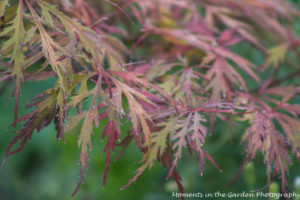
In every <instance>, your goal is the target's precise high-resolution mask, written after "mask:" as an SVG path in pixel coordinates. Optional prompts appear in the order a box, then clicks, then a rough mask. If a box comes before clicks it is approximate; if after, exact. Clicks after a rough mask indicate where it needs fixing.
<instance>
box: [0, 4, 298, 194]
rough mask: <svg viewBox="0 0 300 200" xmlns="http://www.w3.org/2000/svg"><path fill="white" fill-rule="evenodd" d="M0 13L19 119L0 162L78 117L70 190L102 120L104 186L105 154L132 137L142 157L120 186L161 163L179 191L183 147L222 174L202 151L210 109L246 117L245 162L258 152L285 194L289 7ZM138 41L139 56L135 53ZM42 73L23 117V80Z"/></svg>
mask: <svg viewBox="0 0 300 200" xmlns="http://www.w3.org/2000/svg"><path fill="white" fill-rule="evenodd" d="M108 7H109V8H108ZM97 8H99V9H100V12H99V11H98V10H97ZM105 8H108V9H107V10H105ZM101 11H103V12H101ZM98 13H101V14H102V15H101V16H100V15H99V14H98ZM103 13H104V14H103ZM0 15H1V26H2V27H1V33H0V37H1V71H0V80H1V81H8V82H14V83H15V92H14V97H15V109H14V113H15V119H14V122H13V123H12V125H13V126H14V127H17V125H18V124H19V123H20V122H25V123H24V125H23V127H22V128H20V129H17V128H15V129H16V130H15V132H16V135H15V137H14V138H13V139H12V140H11V142H10V143H9V145H8V148H7V151H6V153H5V158H4V161H3V164H2V166H3V165H4V163H5V161H6V159H7V157H8V156H10V155H13V154H15V153H17V152H19V151H21V150H22V149H23V148H24V146H25V145H26V143H27V142H28V140H30V139H31V137H32V134H33V133H34V131H37V132H39V131H40V130H41V129H43V128H45V127H46V126H48V125H49V124H51V123H54V124H55V129H56V131H57V139H58V140H60V139H62V140H64V135H65V134H66V133H67V132H69V131H71V130H72V129H74V128H75V127H76V126H77V125H78V124H80V122H81V121H82V125H81V132H80V135H79V139H78V146H79V147H80V148H81V153H80V161H79V163H80V165H81V170H80V172H79V175H80V181H79V183H78V185H77V187H76V189H75V191H74V193H73V196H74V195H75V194H76V193H77V191H78V190H79V188H80V185H81V183H82V182H83V179H84V175H85V173H86V169H87V165H88V164H87V160H88V156H89V155H88V151H89V149H92V146H93V145H92V135H93V130H94V128H93V127H97V126H99V124H100V121H102V120H107V124H106V125H105V127H104V129H103V133H102V138H107V142H106V145H105V148H104V153H105V154H106V161H105V173H104V178H103V185H104V184H105V180H106V177H107V174H108V171H109V165H110V160H111V151H113V150H114V149H115V148H117V147H120V146H121V147H122V150H121V153H122V152H124V150H125V149H126V148H127V146H128V144H129V143H130V142H133V143H135V144H136V145H137V147H138V149H139V150H140V152H141V154H142V155H143V159H142V165H141V166H140V168H138V169H137V173H136V175H135V176H134V177H133V178H132V179H131V180H130V181H129V183H128V184H126V185H125V186H124V187H122V188H126V187H128V186H129V185H130V184H131V183H132V182H135V181H136V180H137V179H138V177H139V176H140V175H141V174H142V173H143V172H144V171H145V170H146V169H147V167H150V168H151V167H152V166H153V164H154V163H155V161H158V162H160V163H162V164H163V166H164V167H166V168H168V169H169V173H168V175H167V178H170V177H172V178H173V179H174V180H175V181H176V183H177V185H178V188H179V190H180V191H181V192H183V186H182V184H181V178H180V176H179V174H178V173H177V171H176V167H177V164H178V162H179V160H180V158H181V155H182V152H183V151H184V149H187V150H188V151H189V152H190V153H191V154H196V156H197V159H198V160H199V162H200V173H201V174H203V173H205V172H204V163H205V159H208V160H209V161H210V162H211V163H212V164H213V165H214V166H215V167H216V168H217V169H218V170H219V171H221V165H220V167H219V165H218V164H217V163H215V161H214V160H213V158H212V157H211V156H210V155H209V154H208V153H207V152H206V151H205V138H206V137H207V135H208V133H209V132H212V128H211V127H213V124H214V123H215V120H216V118H220V119H223V120H227V121H228V123H229V124H231V123H232V121H233V120H234V121H235V122H236V123H239V122H240V121H243V120H248V121H249V123H250V126H249V129H248V130H247V131H246V133H245V134H244V135H243V136H242V137H241V139H242V141H243V142H244V143H245V150H246V155H245V162H244V163H243V164H242V167H243V166H245V163H248V162H250V161H251V160H253V159H254V157H255V156H256V154H257V152H261V153H262V154H263V155H264V162H265V163H266V165H267V175H268V178H267V185H266V187H268V186H269V185H270V183H271V181H272V179H274V178H275V177H276V175H279V178H280V179H281V181H282V190H283V191H284V192H285V191H286V190H285V188H286V184H287V181H286V176H287V173H288V165H289V164H291V158H290V157H289V152H292V154H293V156H294V157H296V158H297V159H298V161H299V162H300V157H299V151H300V136H299V134H300V121H299V120H298V118H297V117H298V116H299V114H300V106H299V105H297V104H293V103H292V102H295V101H293V99H294V98H295V97H297V95H299V91H300V90H299V86H298V85H297V84H295V83H293V82H286V80H287V79H289V78H294V77H295V75H298V74H299V73H294V75H291V76H288V78H287V79H280V78H279V76H278V71H279V70H280V69H281V68H284V67H286V66H285V65H288V58H287V55H289V54H294V56H295V57H297V58H298V59H299V58H300V57H299V53H298V51H297V47H298V46H299V44H300V38H299V37H297V36H296V35H294V34H293V29H292V25H293V19H294V18H297V17H298V16H299V12H298V11H297V10H296V9H295V8H294V7H293V5H292V4H290V3H288V2H287V1H285V0H265V1H260V0H251V1H250V0H225V1H224V0H202V1H192V0H178V1H169V0H156V1H153V0H138V1H137V0H127V1H124V3H121V2H119V1H118V2H113V1H99V2H98V1H93V2H92V3H89V2H85V1H82V0H75V1H74V3H70V2H69V1H65V0H61V1H58V0H53V1H50V2H49V1H44V0H19V1H9V0H4V1H1V2H0ZM134 24H138V28H137V27H133V25H134ZM120 27H123V28H122V29H121V28H120ZM240 43H245V44H249V47H250V46H251V47H250V48H252V49H253V50H256V51H258V52H260V53H261V54H262V55H263V57H264V60H265V62H264V64H263V65H261V66H258V65H257V64H255V63H253V62H251V60H247V59H246V58H245V56H244V55H242V54H240V52H238V51H234V47H235V46H236V45H238V44H240ZM141 50H142V51H143V52H144V54H143V55H139V54H138V52H139V51H141ZM133 58H134V59H133ZM132 59H133V60H134V61H132ZM281 63H284V64H282V65H281ZM37 66H38V67H37ZM297 67H298V66H297ZM263 72H264V73H268V77H267V78H266V77H265V76H263V75H262V74H263ZM49 78H55V80H56V81H55V83H54V85H53V87H52V88H50V89H48V90H46V91H44V92H42V93H40V94H37V95H36V96H35V97H33V98H32V100H31V102H30V104H29V105H28V108H33V110H32V111H30V112H29V113H28V114H26V115H25V116H22V117H20V116H19V114H18V104H19V96H20V91H21V84H22V82H24V81H25V82H26V81H37V82H38V81H43V80H46V79H49ZM253 85H254V87H253ZM255 87H256V88H255ZM87 104H88V106H86V105H87ZM84 105H85V106H84ZM70 110H76V114H75V115H74V114H72V115H71V114H70V113H71V112H70ZM122 119H126V120H128V121H130V123H131V130H130V131H129V132H122V131H121V126H122V123H121V120H122ZM277 125H279V128H278V126H277ZM18 143H19V144H18ZM16 145H19V146H18V147H17V148H15V147H14V146H16ZM96 145H97V144H96ZM119 156H121V154H119ZM119 156H118V157H119ZM235 179H236V178H235ZM235 179H234V180H235Z"/></svg>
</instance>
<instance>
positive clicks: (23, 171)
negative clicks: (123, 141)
mask: <svg viewBox="0 0 300 200" xmlns="http://www.w3.org/2000/svg"><path fill="white" fill-rule="evenodd" d="M294 3H295V6H297V7H299V8H300V1H298V0H295V1H294ZM294 30H295V33H296V35H298V36H299V35H300V21H299V22H297V23H296V24H295V27H294ZM234 48H236V49H235V50H237V51H238V52H239V53H240V54H242V55H243V56H244V57H246V58H248V59H249V60H251V61H252V62H254V63H255V64H257V65H260V64H262V62H263V60H262V56H261V55H260V54H259V52H257V51H253V50H251V48H248V45H247V44H239V45H236V46H235V47H234ZM137 54H141V55H142V52H137ZM288 56H289V55H288ZM290 59H291V60H292V61H293V60H294V62H296V61H295V59H294V58H293V57H291V58H290ZM298 67H299V63H298ZM282 69H283V70H281V71H280V73H281V76H284V75H285V74H288V73H290V72H291V71H293V70H294V69H291V68H288V67H286V68H282ZM292 81H293V82H295V84H297V85H300V78H298V79H294V80H292ZM53 82H54V80H47V81H44V82H42V83H40V82H39V83H36V82H31V83H24V84H23V86H22V94H21V103H20V114H25V113H27V112H28V110H26V109H25V105H26V104H27V103H28V102H29V100H30V98H31V97H32V96H34V95H35V94H37V93H38V92H41V91H43V90H45V89H47V88H50V87H51V85H52V84H53ZM3 84H4V83H1V85H0V86H1V88H2V89H3V91H4V92H3V94H2V96H0V105H1V109H0V160H2V159H3V157H4V154H5V149H6V147H7V145H8V143H9V141H10V140H11V138H12V137H13V135H14V133H13V129H12V128H9V125H10V124H11V122H12V121H13V104H14V99H13V98H12V93H13V89H14V88H13V85H5V87H2V86H3ZM298 103H300V102H298ZM104 124H105V122H102V124H101V126H100V127H99V128H97V129H95V130H94V132H95V134H94V136H93V150H92V151H91V152H90V161H89V169H88V171H87V174H86V177H85V182H84V184H83V185H82V187H81V189H80V191H79V193H78V194H77V195H76V196H75V197H74V198H71V194H72V192H73V190H74V189H75V187H76V183H77V181H78V179H79V177H77V174H78V171H79V166H78V165H77V163H78V159H79V149H78V147H77V139H78V134H79V128H80V127H79V126H78V127H77V129H75V130H74V131H73V132H70V133H68V134H67V135H66V142H65V143H63V142H62V141H60V142H57V141H56V132H55V129H54V125H53V124H52V125H51V126H49V127H47V128H45V129H44V130H42V131H41V132H39V133H38V134H33V137H32V140H31V142H30V143H28V144H27V145H26V147H25V149H24V150H23V151H21V152H20V153H18V154H16V155H13V156H11V157H9V158H8V160H7V163H6V164H5V166H4V168H3V169H2V170H1V171H0V200H52V199H59V200H60V199H61V200H68V199H74V200H77V199H78V200H98V199H103V200H110V199H121V200H135V199H138V200H165V199H172V197H171V195H172V192H176V191H177V187H176V184H175V183H174V182H173V181H172V180H166V175H167V171H166V170H165V169H164V168H163V167H162V166H161V165H160V164H159V163H156V165H154V167H153V168H152V169H151V170H146V172H145V173H144V174H143V175H142V176H141V177H140V179H139V180H138V181H137V182H136V183H135V184H133V185H132V186H131V187H129V188H127V189H125V190H120V187H122V186H123V185H125V184H126V183H127V182H128V180H129V179H130V178H132V177H133V175H134V171H135V170H136V169H137V168H138V167H139V166H140V164H139V163H138V161H139V160H140V159H141V156H142V155H141V154H140V153H139V151H138V149H137V147H135V146H134V145H131V146H129V148H128V149H127V150H126V151H125V153H124V155H123V156H122V157H121V159H120V160H118V161H116V162H112V164H111V167H110V172H109V175H108V179H107V183H106V186H105V187H102V176H103V172H104V160H105V157H104V154H103V153H102V151H103V149H104V145H105V141H101V129H102V128H103V126H104ZM246 127H247V123H244V124H241V125H239V126H236V125H233V130H232V137H231V136H230V135H231V134H230V132H229V128H228V124H226V123H225V122H222V121H218V122H217V123H216V124H215V126H214V130H213V134H212V135H211V136H209V137H208V138H207V141H206V144H205V146H204V148H205V150H206V151H207V152H208V153H209V154H210V155H211V156H212V157H213V158H214V159H215V161H216V162H217V163H218V164H219V166H220V167H221V168H222V170H223V172H222V173H220V172H218V171H217V170H216V169H215V168H214V167H213V166H212V164H211V163H209V162H207V164H206V166H205V173H204V174H203V176H200V173H199V164H198V162H197V160H196V159H195V158H193V159H191V157H190V156H189V155H187V152H185V153H186V155H185V156H183V158H182V160H181V161H180V163H179V166H178V171H179V172H180V174H181V176H182V178H183V185H184V187H185V192H202V193H205V192H211V193H214V192H216V191H220V192H225V193H228V192H235V193H240V192H242V191H245V192H250V191H252V190H255V189H258V188H261V187H263V186H265V183H266V179H267V177H266V167H265V165H264V163H263V158H262V156H261V155H259V154H258V155H257V157H256V159H255V160H254V161H253V162H252V163H250V164H249V165H248V166H247V167H246V169H245V171H244V173H243V174H242V175H241V176H240V177H239V179H238V180H237V181H236V183H235V184H233V185H231V186H226V184H227V183H229V182H230V180H231V179H232V178H233V177H234V176H235V174H236V173H237V172H238V170H239V167H240V165H241V163H242V161H243V153H242V152H243V145H241V144H240V139H241V135H242V134H243V133H244V131H245V129H246ZM123 128H124V130H126V129H127V128H128V127H127V125H126V123H124V127H123ZM119 150H120V149H116V152H115V153H113V157H114V158H115V157H116V156H117V154H118V152H119ZM293 163H294V164H293V165H292V166H290V174H289V176H288V183H289V185H288V191H289V192H293V191H294V192H298V193H299V194H300V167H299V165H297V164H296V163H295V161H294V162H293ZM271 191H272V192H280V181H278V182H273V184H272V186H271ZM214 199H217V198H214ZM245 199H246V198H245Z"/></svg>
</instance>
